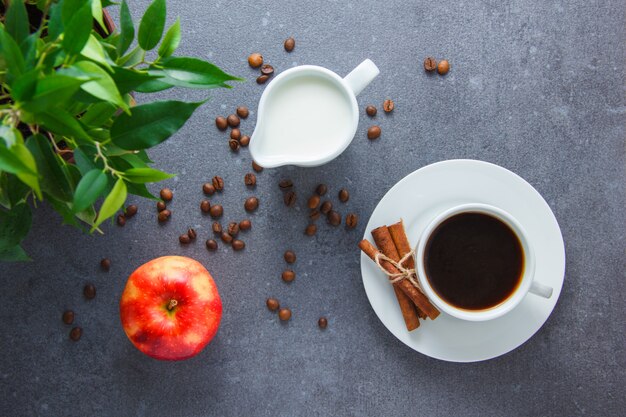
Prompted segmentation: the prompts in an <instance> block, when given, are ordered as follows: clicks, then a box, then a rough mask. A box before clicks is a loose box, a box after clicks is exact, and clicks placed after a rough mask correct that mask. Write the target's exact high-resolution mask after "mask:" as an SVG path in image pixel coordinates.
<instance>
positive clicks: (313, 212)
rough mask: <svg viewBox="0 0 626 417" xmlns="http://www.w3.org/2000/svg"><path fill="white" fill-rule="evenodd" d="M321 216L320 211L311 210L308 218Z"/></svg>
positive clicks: (314, 218) (313, 218) (315, 218)
mask: <svg viewBox="0 0 626 417" xmlns="http://www.w3.org/2000/svg"><path fill="white" fill-rule="evenodd" d="M321 216H322V213H320V211H319V210H311V212H310V213H309V219H311V220H313V221H315V220H317V219H319V218H320V217H321Z"/></svg>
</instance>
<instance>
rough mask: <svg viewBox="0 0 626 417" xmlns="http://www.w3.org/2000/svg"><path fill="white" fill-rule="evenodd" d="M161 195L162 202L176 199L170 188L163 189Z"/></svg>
mask: <svg viewBox="0 0 626 417" xmlns="http://www.w3.org/2000/svg"><path fill="white" fill-rule="evenodd" d="M159 194H160V195H161V200H165V201H172V198H174V193H173V192H172V190H170V189H169V188H164V189H162V190H161V192H160V193H159Z"/></svg>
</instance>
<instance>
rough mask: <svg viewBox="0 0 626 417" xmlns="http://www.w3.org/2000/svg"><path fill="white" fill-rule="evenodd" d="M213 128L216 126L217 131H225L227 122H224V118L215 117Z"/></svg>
mask: <svg viewBox="0 0 626 417" xmlns="http://www.w3.org/2000/svg"><path fill="white" fill-rule="evenodd" d="M215 126H217V128H218V129H219V130H226V128H227V127H228V120H226V118H225V117H224V116H217V117H216V118H215Z"/></svg>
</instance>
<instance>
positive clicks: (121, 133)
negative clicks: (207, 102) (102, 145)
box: [111, 101, 204, 150]
mask: <svg viewBox="0 0 626 417" xmlns="http://www.w3.org/2000/svg"><path fill="white" fill-rule="evenodd" d="M203 103H204V102H199V103H185V102H183V101H157V102H154V103H148V104H142V105H140V106H137V107H135V108H133V113H132V115H130V116H129V115H127V114H125V113H122V114H120V115H119V116H117V117H116V118H115V120H114V121H113V126H111V140H112V141H113V143H115V144H116V145H117V146H119V147H120V148H122V149H131V150H133V149H146V148H150V147H152V146H156V145H158V144H159V143H161V142H163V141H164V140H166V139H167V138H169V137H170V136H172V135H173V134H174V133H175V132H176V131H178V129H180V128H181V127H182V126H183V125H184V124H185V122H186V121H187V119H189V117H191V115H192V114H193V112H194V111H195V110H196V109H197V108H198V107H199V106H200V105H201V104H203Z"/></svg>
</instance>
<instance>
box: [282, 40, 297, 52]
mask: <svg viewBox="0 0 626 417" xmlns="http://www.w3.org/2000/svg"><path fill="white" fill-rule="evenodd" d="M284 46H285V51H287V52H291V51H293V48H295V47H296V40H295V39H294V38H292V37H289V38H287V39H286V40H285V45H284Z"/></svg>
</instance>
